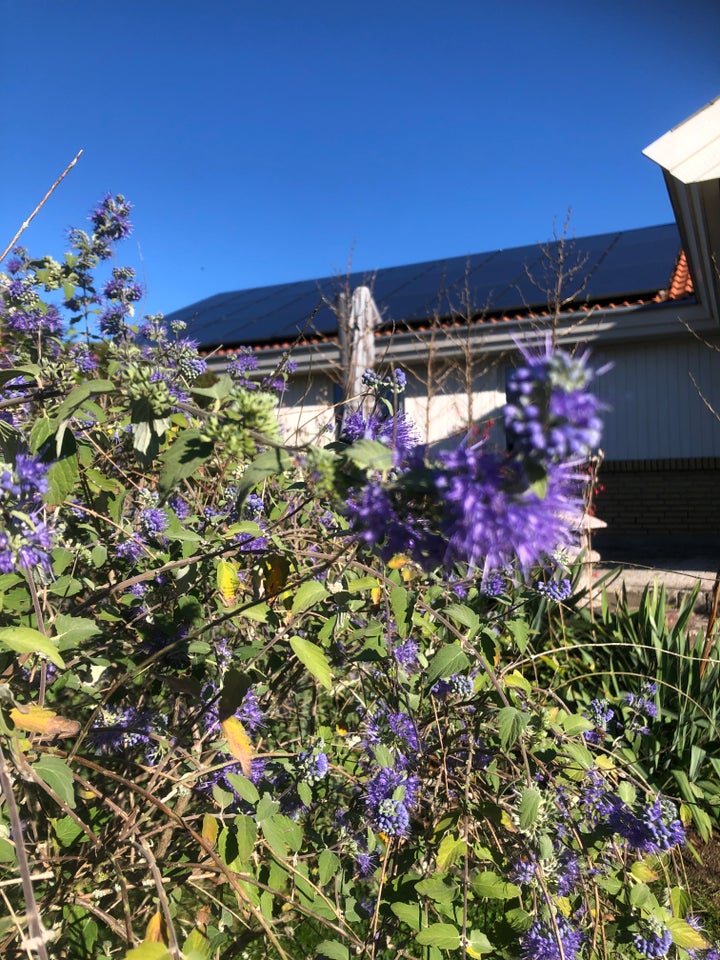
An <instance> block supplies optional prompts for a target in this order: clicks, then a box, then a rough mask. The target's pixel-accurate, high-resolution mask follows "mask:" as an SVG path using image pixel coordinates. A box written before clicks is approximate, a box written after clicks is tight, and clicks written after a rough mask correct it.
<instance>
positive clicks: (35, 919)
mask: <svg viewBox="0 0 720 960" xmlns="http://www.w3.org/2000/svg"><path fill="white" fill-rule="evenodd" d="M0 789H2V792H3V794H4V796H5V805H6V807H7V812H8V817H9V818H10V826H11V828H12V836H13V840H14V841H15V856H16V857H17V863H18V872H19V873H20V878H21V880H22V888H23V897H24V898H25V906H26V907H27V917H28V931H29V933H30V937H29V938H28V939H27V940H25V942H24V943H23V946H24V947H25V949H26V950H27V951H28V953H30V952H31V951H32V952H34V953H36V954H37V955H38V957H40V960H49V957H48V952H47V950H46V949H45V941H46V940H47V939H48V931H47V930H46V929H45V927H44V926H43V922H42V918H41V916H40V911H39V910H38V905H37V900H36V899H35V891H34V890H33V883H32V875H31V873H30V864H29V862H28V858H27V851H26V849H25V842H24V840H23V828H22V823H21V821H20V813H19V811H18V808H17V804H16V803H15V794H14V793H13V787H12V782H11V780H10V775H9V773H8V764H7V760H6V759H5V754H4V752H3V749H2V747H0Z"/></svg>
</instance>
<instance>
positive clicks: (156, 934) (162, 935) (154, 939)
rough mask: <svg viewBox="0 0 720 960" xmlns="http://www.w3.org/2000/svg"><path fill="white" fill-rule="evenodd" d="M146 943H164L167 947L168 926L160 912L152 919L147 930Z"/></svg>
mask: <svg viewBox="0 0 720 960" xmlns="http://www.w3.org/2000/svg"><path fill="white" fill-rule="evenodd" d="M145 943H164V944H166V945H167V926H166V924H165V919H164V917H163V915H162V914H161V913H160V911H158V912H157V913H154V914H153V915H152V917H150V922H149V923H148V925H147V927H146V928H145Z"/></svg>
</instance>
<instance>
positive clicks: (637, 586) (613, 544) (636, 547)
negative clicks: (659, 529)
mask: <svg viewBox="0 0 720 960" xmlns="http://www.w3.org/2000/svg"><path fill="white" fill-rule="evenodd" d="M593 545H594V548H595V549H596V550H597V551H598V552H599V553H600V562H599V563H598V564H597V566H596V570H595V573H596V576H595V579H597V578H598V576H600V575H602V574H605V573H607V572H608V571H611V570H617V569H618V568H621V573H620V574H619V577H618V580H617V581H614V582H613V584H612V585H611V586H610V587H609V588H608V591H609V592H612V591H615V590H620V584H621V583H624V584H625V589H626V590H627V593H628V598H629V599H630V601H631V603H632V602H636V601H637V600H639V598H640V595H641V594H642V591H643V590H644V589H645V587H646V586H647V585H648V584H652V583H653V582H655V581H657V582H659V583H662V584H663V585H664V586H665V590H666V595H667V599H668V604H669V605H670V606H677V605H679V603H680V602H681V601H682V599H683V598H684V597H685V596H686V595H687V594H688V593H690V592H691V591H692V589H693V588H694V586H695V584H696V583H698V582H699V583H700V592H699V595H698V598H697V602H696V604H695V609H696V611H697V612H698V613H707V612H708V611H709V609H710V604H711V600H712V593H713V585H714V583H715V578H716V576H717V574H718V569H719V568H720V537H718V538H714V537H713V538H710V537H707V538H705V537H703V538H701V537H693V538H689V537H688V538H683V537H649V536H648V537H619V536H610V535H609V534H608V533H607V531H602V533H598V534H597V535H596V537H595V540H594V543H593Z"/></svg>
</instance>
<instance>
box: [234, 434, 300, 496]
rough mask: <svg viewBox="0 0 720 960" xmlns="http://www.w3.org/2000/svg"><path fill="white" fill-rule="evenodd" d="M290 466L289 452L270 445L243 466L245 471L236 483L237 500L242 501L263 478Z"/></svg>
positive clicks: (279, 472) (283, 470) (272, 475)
mask: <svg viewBox="0 0 720 960" xmlns="http://www.w3.org/2000/svg"><path fill="white" fill-rule="evenodd" d="M291 466H292V461H291V459H290V454H289V453H288V452H287V450H284V449H282V448H281V447H271V449H270V450H266V451H265V452H264V453H261V454H260V456H259V457H256V458H255V459H254V460H253V461H252V463H249V464H248V465H247V467H245V472H244V473H243V475H242V477H241V478H240V482H239V483H238V484H237V488H238V501H239V502H242V501H243V500H244V499H245V497H246V496H247V495H248V494H249V493H250V491H251V490H254V489H255V487H257V486H258V484H260V483H262V482H263V480H267V478H268V477H276V476H278V475H279V474H281V473H285V471H286V470H289V469H290V467H291Z"/></svg>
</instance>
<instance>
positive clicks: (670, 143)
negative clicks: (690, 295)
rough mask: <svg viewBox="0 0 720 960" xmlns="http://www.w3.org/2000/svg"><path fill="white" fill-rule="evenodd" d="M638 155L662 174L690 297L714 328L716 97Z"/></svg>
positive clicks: (718, 256) (719, 310) (718, 168)
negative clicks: (687, 268)
mask: <svg viewBox="0 0 720 960" xmlns="http://www.w3.org/2000/svg"><path fill="white" fill-rule="evenodd" d="M643 153H644V154H645V156H646V157H649V159H651V160H653V161H654V162H655V163H657V164H658V165H659V166H660V167H661V168H662V170H663V174H664V177H665V184H666V186H667V190H668V194H669V196H670V202H671V203H672V206H673V210H674V212H675V219H676V221H677V224H678V228H679V230H680V235H681V237H682V242H683V248H684V249H685V252H686V253H687V257H688V261H689V266H690V272H691V274H692V278H693V281H694V285H695V295H696V296H697V298H698V300H699V301H700V302H701V303H702V304H703V305H704V306H705V308H706V309H707V311H708V313H709V314H710V315H711V316H712V317H713V319H714V321H715V323H716V324H720V97H718V98H716V99H715V100H713V101H712V102H711V103H709V104H708V105H707V106H706V107H703V109H702V110H699V111H698V112H697V113H696V114H694V115H693V116H692V117H690V118H689V119H687V120H685V121H684V122H683V123H681V124H680V125H679V126H677V127H674V128H673V129H672V130H670V131H669V132H668V133H666V134H664V136H662V137H660V138H659V139H658V140H656V141H655V142H654V143H652V144H650V146H649V147H647V148H646V149H645V150H644V151H643Z"/></svg>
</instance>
